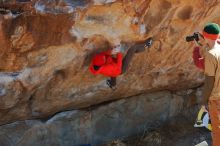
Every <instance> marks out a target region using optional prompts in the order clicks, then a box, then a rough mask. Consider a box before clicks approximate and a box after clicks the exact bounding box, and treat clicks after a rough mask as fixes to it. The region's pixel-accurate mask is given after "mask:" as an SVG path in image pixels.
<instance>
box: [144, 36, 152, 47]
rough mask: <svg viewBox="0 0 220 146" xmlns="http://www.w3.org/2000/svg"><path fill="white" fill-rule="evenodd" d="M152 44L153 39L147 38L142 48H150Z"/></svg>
mask: <svg viewBox="0 0 220 146" xmlns="http://www.w3.org/2000/svg"><path fill="white" fill-rule="evenodd" d="M152 44H153V38H152V37H149V38H148V39H147V40H146V41H145V42H144V47H147V48H150V47H151V46H152Z"/></svg>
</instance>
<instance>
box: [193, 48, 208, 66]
mask: <svg viewBox="0 0 220 146" xmlns="http://www.w3.org/2000/svg"><path fill="white" fill-rule="evenodd" d="M199 50H200V48H199V47H195V48H194V50H193V61H194V64H195V65H196V66H197V67H198V68H199V69H202V70H204V68H205V65H204V58H203V57H202V56H201V55H200V52H199Z"/></svg>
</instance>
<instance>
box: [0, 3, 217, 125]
mask: <svg viewBox="0 0 220 146" xmlns="http://www.w3.org/2000/svg"><path fill="white" fill-rule="evenodd" d="M219 7H220V3H219V1H217V0H209V1H201V0H194V1H191V0H185V1H180V0H160V1H155V0H139V1H130V0H129V1H128V0H117V1H116V0H114V1H113V0H93V1H92V0H74V1H71V0H59V1H57V0H50V1H44V0H33V1H30V0H16V1H15V0H10V1H4V0H1V1H0V46H1V47H0V58H1V60H0V124H6V123H10V122H14V121H18V120H27V119H36V118H39V119H45V118H48V117H50V116H52V115H54V114H55V113H57V112H61V111H65V110H76V109H77V110H80V109H81V108H87V107H89V106H92V105H97V104H100V103H103V102H107V101H112V100H116V99H121V98H124V99H126V98H127V97H131V96H135V95H139V94H143V93H149V92H158V91H162V90H172V91H175V90H180V89H188V88H194V87H197V86H199V85H201V84H202V82H203V76H202V73H201V72H200V71H199V70H197V69H196V68H195V67H194V65H193V62H192V58H191V56H192V48H193V44H191V43H186V42H185V36H186V35H190V34H192V33H193V32H194V31H196V30H199V29H201V28H202V27H203V25H204V24H205V23H207V22H210V21H212V22H216V23H220V12H219V11H220V9H219ZM134 21H138V24H134V23H133V22H134ZM150 36H152V37H153V38H154V44H153V46H152V47H151V48H150V49H149V50H146V51H145V52H143V53H139V54H136V55H135V56H134V58H133V60H132V62H131V64H130V68H129V70H128V71H127V72H126V73H125V74H123V75H121V76H120V77H118V80H117V90H115V91H112V90H110V89H109V88H108V87H107V85H106V84H105V82H106V77H102V76H94V75H92V74H90V73H89V71H88V66H89V63H90V60H91V57H92V55H94V54H95V53H97V52H100V51H101V50H105V49H108V48H111V47H112V46H113V45H115V44H117V43H118V42H120V41H124V42H136V41H140V40H144V39H145V38H147V37H150ZM167 100H168V99H167ZM158 106H159V105H158Z"/></svg>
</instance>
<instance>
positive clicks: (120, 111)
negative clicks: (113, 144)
mask: <svg viewBox="0 0 220 146" xmlns="http://www.w3.org/2000/svg"><path fill="white" fill-rule="evenodd" d="M174 103H175V104H174ZM183 103H184V98H181V97H176V98H174V96H173V95H172V94H171V93H170V92H168V91H164V92H158V93H156V94H147V95H140V96H136V97H132V98H128V99H122V100H118V101H116V102H113V103H110V104H103V105H101V106H99V107H96V108H90V109H88V110H75V111H67V112H62V113H59V114H57V115H55V116H54V117H52V118H50V119H49V120H47V121H38V120H31V121H30V120H26V121H22V122H15V123H12V124H8V125H4V126H1V127H0V131H1V134H0V137H1V139H0V145H1V146H6V145H7V146H14V145H16V146H39V145H40V146H54V145H55V146H79V145H80V144H86V143H89V144H92V145H100V144H104V143H107V142H110V141H111V140H112V139H117V138H121V137H128V136H130V135H132V134H138V133H140V132H142V131H143V130H146V131H147V130H148V129H149V127H152V126H158V125H159V124H161V123H162V122H164V121H166V120H168V119H169V118H170V117H173V116H175V115H176V114H178V113H179V111H181V109H182V108H183Z"/></svg>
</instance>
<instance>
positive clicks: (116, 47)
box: [112, 44, 121, 55]
mask: <svg viewBox="0 0 220 146" xmlns="http://www.w3.org/2000/svg"><path fill="white" fill-rule="evenodd" d="M119 52H121V45H120V44H119V45H116V46H114V47H113V49H112V55H115V54H118V53H119Z"/></svg>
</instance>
